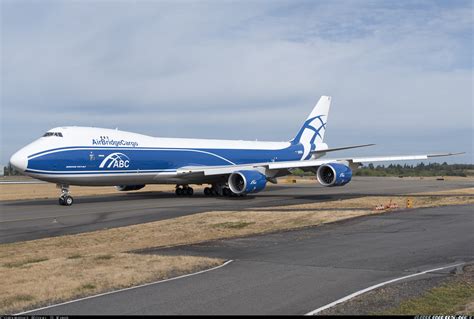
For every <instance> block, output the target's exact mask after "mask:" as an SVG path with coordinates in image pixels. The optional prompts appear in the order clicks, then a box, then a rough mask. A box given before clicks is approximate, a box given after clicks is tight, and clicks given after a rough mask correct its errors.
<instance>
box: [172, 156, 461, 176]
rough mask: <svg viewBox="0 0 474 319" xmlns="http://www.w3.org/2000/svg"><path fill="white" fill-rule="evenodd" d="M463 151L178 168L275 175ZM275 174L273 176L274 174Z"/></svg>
mask: <svg viewBox="0 0 474 319" xmlns="http://www.w3.org/2000/svg"><path fill="white" fill-rule="evenodd" d="M459 154H464V153H463V152H462V153H442V154H424V155H393V156H377V157H354V158H332V159H331V158H324V159H316V160H303V161H283V162H266V163H253V164H242V165H225V166H194V167H192V166H188V167H182V168H180V169H178V170H177V174H178V175H181V174H182V175H185V174H192V175H194V174H203V175H204V176H212V175H226V174H232V173H233V172H236V171H240V170H257V171H260V172H261V173H263V174H266V175H270V177H273V176H275V175H276V174H275V173H277V172H278V171H281V170H288V169H292V168H303V169H304V168H311V167H313V168H317V167H319V166H321V165H323V164H327V163H345V164H347V165H349V166H351V168H353V169H354V168H357V167H359V166H360V165H362V163H369V162H370V163H371V162H386V161H409V160H426V159H429V158H434V157H442V156H452V155H459ZM270 172H273V174H267V173H270ZM272 175H273V176H272Z"/></svg>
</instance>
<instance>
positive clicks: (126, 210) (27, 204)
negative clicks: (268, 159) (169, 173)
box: [0, 177, 472, 243]
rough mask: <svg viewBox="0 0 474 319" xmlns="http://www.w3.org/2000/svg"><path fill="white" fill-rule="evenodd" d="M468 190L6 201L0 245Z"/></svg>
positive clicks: (393, 187)
mask: <svg viewBox="0 0 474 319" xmlns="http://www.w3.org/2000/svg"><path fill="white" fill-rule="evenodd" d="M469 186H472V185H471V183H470V182H469V181H468V180H466V181H463V180H455V181H448V180H445V181H436V180H432V179H424V180H420V179H398V178H374V177H370V178H364V177H355V178H354V179H353V181H352V182H351V183H350V184H348V185H346V186H343V187H322V186H320V185H319V184H317V182H316V181H315V184H282V185H269V186H268V187H267V188H266V189H265V190H264V191H263V192H261V193H258V194H256V195H255V196H247V197H245V198H227V197H217V198H212V197H205V196H204V195H202V194H199V193H197V194H195V195H194V196H193V197H191V198H185V197H176V196H175V195H174V194H172V193H163V192H139V193H117V194H114V195H107V196H93V197H92V196H88V197H75V203H74V205H73V206H71V207H65V206H59V205H58V204H57V199H40V200H24V201H3V202H0V243H11V242H16V241H24V240H32V239H38V238H45V237H51V236H59V235H65V234H76V233H80V232H87V231H93V230H98V229H105V228H112V227H120V226H127V225H133V224H139V223H146V222H151V221H157V220H163V219H169V218H175V217H179V216H185V215H190V214H195V213H200V212H206V211H213V210H245V209H251V208H253V207H274V206H281V205H291V204H301V203H311V202H316V201H329V200H338V199H344V198H351V197H360V196H366V195H397V194H407V193H415V192H427V191H439V190H445V189H454V188H461V187H469ZM31 187H34V185H32V186H31ZM73 195H74V194H73Z"/></svg>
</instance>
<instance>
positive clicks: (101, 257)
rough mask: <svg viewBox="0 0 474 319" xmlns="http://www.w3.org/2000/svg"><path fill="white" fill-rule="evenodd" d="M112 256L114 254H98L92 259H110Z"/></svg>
mask: <svg viewBox="0 0 474 319" xmlns="http://www.w3.org/2000/svg"><path fill="white" fill-rule="evenodd" d="M112 258H114V256H112V255H99V256H97V257H95V258H94V259H95V260H109V259H112Z"/></svg>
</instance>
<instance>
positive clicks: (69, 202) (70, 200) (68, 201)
mask: <svg viewBox="0 0 474 319" xmlns="http://www.w3.org/2000/svg"><path fill="white" fill-rule="evenodd" d="M72 203H74V199H73V198H72V196H69V195H68V196H66V197H65V198H64V205H66V206H71V205H72Z"/></svg>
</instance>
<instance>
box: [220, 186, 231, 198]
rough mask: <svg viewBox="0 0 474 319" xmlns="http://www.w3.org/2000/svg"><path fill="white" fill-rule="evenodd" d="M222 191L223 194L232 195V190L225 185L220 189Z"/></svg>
mask: <svg viewBox="0 0 474 319" xmlns="http://www.w3.org/2000/svg"><path fill="white" fill-rule="evenodd" d="M222 192H223V193H224V196H231V195H232V191H231V190H230V189H228V188H227V187H224V188H223V189H222Z"/></svg>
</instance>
